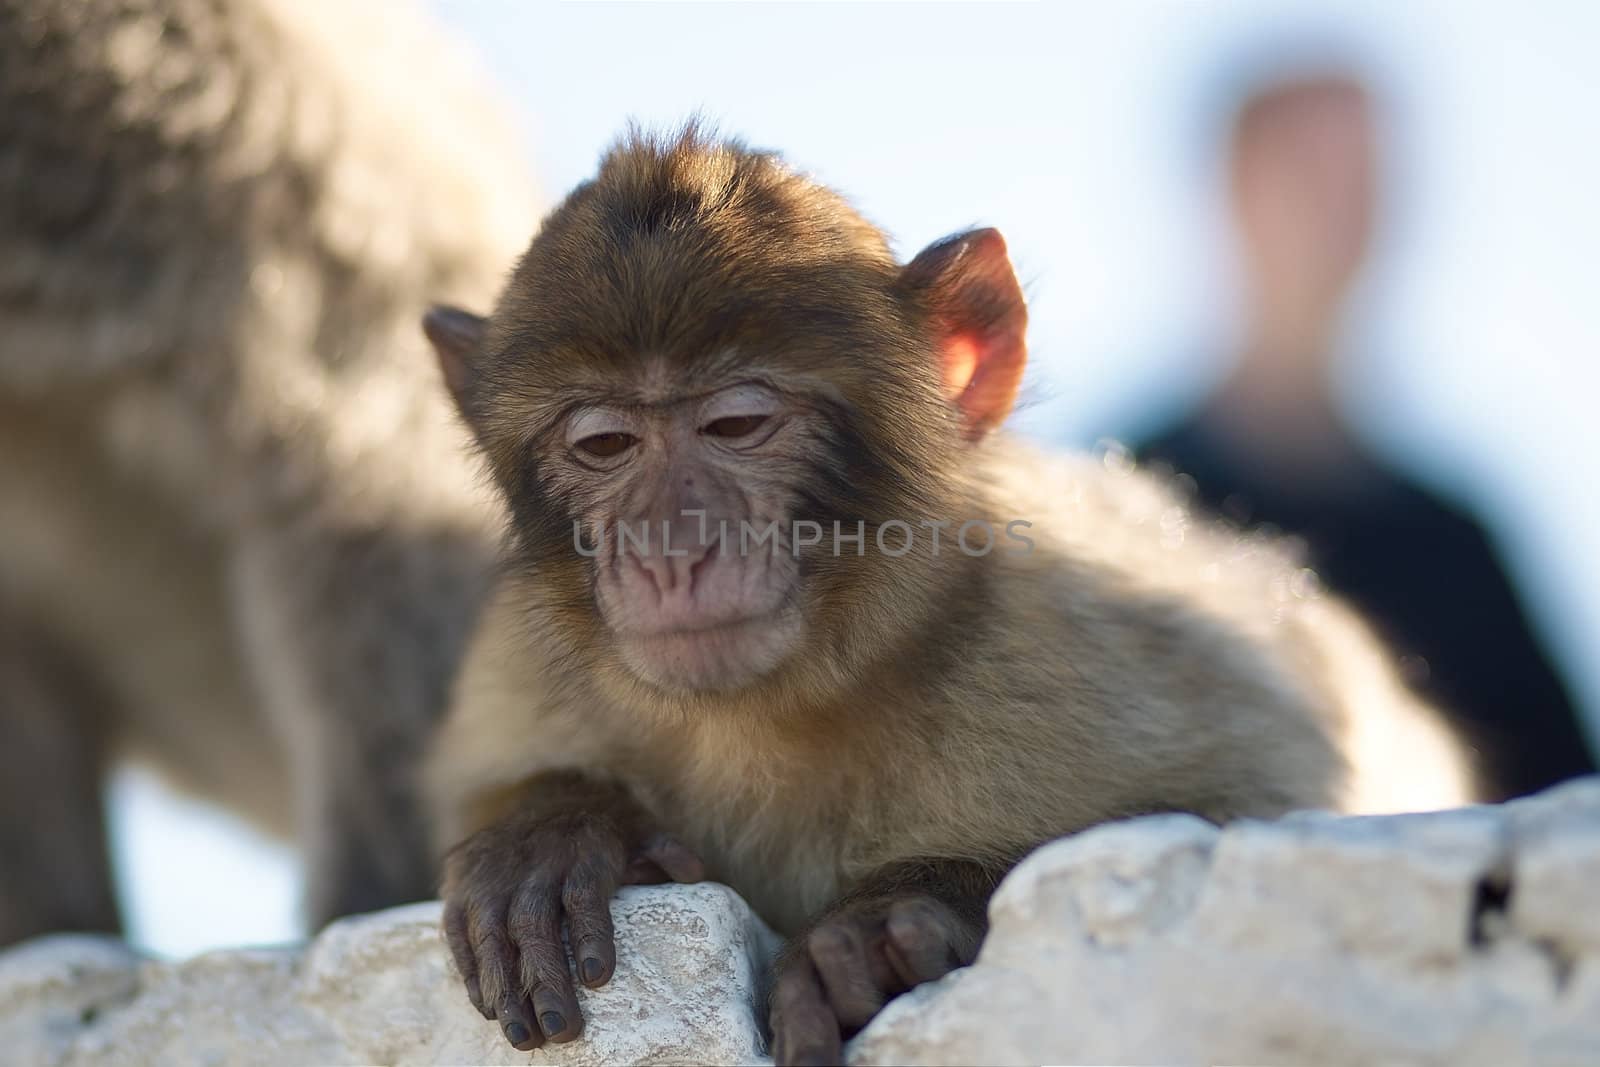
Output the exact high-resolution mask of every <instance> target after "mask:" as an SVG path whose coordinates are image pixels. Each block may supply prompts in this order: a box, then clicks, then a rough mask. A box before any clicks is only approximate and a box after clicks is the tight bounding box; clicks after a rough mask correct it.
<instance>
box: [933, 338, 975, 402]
mask: <svg viewBox="0 0 1600 1067" xmlns="http://www.w3.org/2000/svg"><path fill="white" fill-rule="evenodd" d="M941 357H942V367H943V371H944V395H945V396H946V397H947V398H948V399H950V400H954V401H958V402H959V400H960V398H961V394H962V393H964V392H965V391H966V389H967V386H968V385H969V384H971V382H972V377H973V375H975V374H976V373H977V372H978V343H977V341H976V340H975V339H974V338H973V337H972V336H971V335H970V334H957V335H956V336H954V337H951V338H950V339H949V340H947V341H945V343H944V351H943V353H942V354H941Z"/></svg>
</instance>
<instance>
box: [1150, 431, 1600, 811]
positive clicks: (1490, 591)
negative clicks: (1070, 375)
mask: <svg viewBox="0 0 1600 1067" xmlns="http://www.w3.org/2000/svg"><path fill="white" fill-rule="evenodd" d="M1137 454H1138V455H1139V458H1140V459H1141V460H1142V461H1145V462H1147V463H1166V464H1169V465H1170V466H1171V467H1173V468H1174V469H1175V470H1176V471H1177V472H1179V473H1181V474H1187V475H1189V476H1190V477H1192V478H1193V479H1194V480H1195V483H1196V486H1197V489H1198V495H1199V499H1200V501H1202V502H1203V503H1204V504H1206V505H1207V506H1209V507H1210V508H1211V509H1212V510H1214V511H1218V512H1221V513H1222V514H1224V515H1227V516H1229V517H1231V518H1233V519H1235V520H1237V521H1240V522H1249V523H1251V524H1263V523H1270V524H1272V525H1274V526H1277V527H1278V528H1280V529H1281V530H1283V531H1284V532H1285V533H1288V534H1294V535H1297V536H1299V537H1301V538H1303V539H1304V540H1305V542H1306V544H1307V547H1308V549H1309V552H1310V561H1309V562H1310V563H1311V565H1312V566H1313V567H1315V569H1316V571H1317V573H1318V574H1319V575H1320V576H1321V577H1322V579H1323V580H1324V582H1325V583H1326V584H1327V586H1328V587H1329V588H1330V589H1331V590H1333V591H1334V592H1335V593H1338V594H1339V595H1341V596H1343V597H1344V598H1345V599H1346V600H1349V601H1350V602H1352V603H1354V604H1355V605H1356V606H1357V607H1358V608H1359V609H1360V610H1361V611H1362V613H1363V614H1364V615H1365V616H1366V618H1367V620H1368V622H1369V623H1371V624H1372V625H1373V626H1374V627H1375V629H1376V630H1377V631H1378V633H1379V634H1380V635H1381V636H1382V637H1383V638H1385V639H1386V641H1387V642H1388V644H1389V647H1390V648H1391V649H1392V650H1393V651H1394V654H1395V655H1396V657H1397V658H1398V660H1399V662H1400V664H1401V670H1402V673H1403V674H1404V675H1405V676H1406V678H1407V680H1408V681H1409V682H1410V683H1411V684H1412V686H1413V688H1414V689H1415V690H1416V691H1417V692H1418V693H1420V694H1421V695H1423V696H1424V697H1426V698H1427V699H1429V700H1431V701H1432V702H1433V703H1435V704H1437V705H1438V706H1439V707H1440V708H1441V709H1442V710H1443V711H1445V712H1446V713H1447V714H1448V715H1449V716H1450V718H1451V721H1452V723H1453V724H1454V725H1455V726H1456V727H1457V728H1458V729H1459V730H1460V731H1461V732H1462V733H1463V735H1464V736H1465V737H1466V738H1467V740H1468V742H1469V743H1470V744H1472V745H1473V746H1474V747H1475V748H1476V749H1477V750H1478V753H1479V765H1480V769H1481V770H1482V771H1483V772H1484V777H1485V779H1486V782H1485V785H1486V787H1487V788H1488V791H1489V792H1490V794H1491V795H1492V796H1493V797H1494V798H1495V799H1500V798H1503V797H1510V796H1517V795H1520V794H1524V793H1529V792H1533V791H1536V790H1538V789H1541V788H1543V787H1544V786H1547V785H1551V784H1552V783H1555V782H1558V781H1561V780H1562V779H1565V778H1570V777H1572V776H1574V775H1579V774H1584V773H1588V772H1592V771H1593V770H1594V769H1595V762H1594V758H1593V756H1592V755H1591V754H1590V752H1589V750H1588V748H1587V746H1586V744H1585V742H1584V737H1583V732H1582V729H1581V726H1580V724H1579V721H1578V719H1577V716H1576V713H1575V711H1574V708H1573V705H1572V700H1571V698H1570V697H1569V695H1568V693H1567V691H1566V689H1565V687H1564V686H1563V685H1562V683H1561V681H1560V679H1559V678H1557V676H1556V674H1555V671H1554V670H1553V669H1552V667H1551V665H1550V661H1549V660H1548V659H1547V658H1546V656H1545V654H1544V651H1543V650H1542V649H1541V648H1540V647H1539V645H1538V642H1537V641H1536V640H1535V638H1534V636H1533V633H1532V632H1531V630H1530V629H1529V627H1528V622H1527V619H1526V617H1525V616H1524V615H1523V612H1522V608H1521V605H1520V604H1519V603H1518V601H1517V596H1516V593H1515V591H1514V590H1513V589H1512V587H1511V584H1510V581H1509V579H1508V578H1507V576H1506V574H1505V572H1504V571H1503V570H1502V569H1501V566H1500V563H1499V561H1498V560H1497V559H1496V557H1495V553H1494V550H1493V549H1492V548H1491V547H1490V545H1489V542H1488V539H1487V538H1486V537H1485V535H1484V533H1483V531H1482V530H1481V529H1480V528H1479V527H1478V525H1477V523H1476V522H1474V521H1473V520H1472V519H1471V518H1469V517H1468V516H1467V515H1465V514H1463V513H1462V512H1460V511H1458V510H1456V509H1455V508H1453V507H1451V506H1450V505H1448V504H1446V503H1443V502H1441V501H1440V500H1438V499H1436V498H1434V497H1433V496H1432V495H1430V494H1429V493H1427V492H1425V491H1424V490H1422V489H1420V488H1418V487H1417V486H1415V485H1412V484H1410V483H1408V482H1406V481H1404V480H1402V479H1401V478H1400V477H1398V476H1397V475H1396V474H1394V473H1393V472H1391V471H1389V470H1386V469H1384V468H1382V467H1380V466H1379V465H1378V464H1377V463H1376V462H1374V461H1372V460H1370V459H1367V458H1365V457H1360V458H1358V459H1356V460H1355V461H1354V464H1355V467H1354V469H1352V470H1351V471H1350V472H1349V474H1350V476H1349V477H1348V478H1345V477H1341V479H1340V483H1339V484H1338V485H1337V486H1332V487H1322V486H1316V487H1296V488H1293V489H1286V488H1285V487H1284V486H1283V484H1282V483H1281V481H1274V480H1273V479H1272V478H1270V477H1269V476H1267V475H1266V474H1264V473H1263V472H1262V471H1260V470H1252V469H1251V466H1250V464H1249V463H1248V461H1247V460H1244V459H1241V458H1239V457H1238V456H1237V454H1236V453H1234V452H1231V451H1229V450H1227V449H1226V448H1224V447H1222V446H1220V445H1219V444H1218V442H1217V441H1216V440H1215V439H1214V438H1213V437H1211V436H1210V435H1208V434H1207V433H1206V431H1205V428H1204V423H1203V422H1201V421H1191V422H1187V423H1184V424H1182V425H1180V426H1178V427H1176V428H1174V429H1172V430H1170V431H1169V432H1167V433H1165V434H1163V435H1162V436H1160V437H1158V438H1156V439H1154V440H1152V441H1150V442H1148V443H1146V444H1145V445H1144V446H1142V447H1140V448H1139V449H1138V450H1137ZM1341 473H1343V472H1341Z"/></svg>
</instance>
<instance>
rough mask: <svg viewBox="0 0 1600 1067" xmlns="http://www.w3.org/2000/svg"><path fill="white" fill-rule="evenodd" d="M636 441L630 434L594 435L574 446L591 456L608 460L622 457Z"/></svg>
mask: <svg viewBox="0 0 1600 1067" xmlns="http://www.w3.org/2000/svg"><path fill="white" fill-rule="evenodd" d="M638 441H639V439H638V438H637V437H635V436H633V434H631V433H596V434H590V435H589V436H588V437H585V438H583V439H582V440H581V441H578V442H576V444H577V446H578V447H579V448H581V449H582V450H583V451H585V452H587V453H588V454H589V455H591V456H595V457H597V458H599V459H610V458H611V457H612V456H620V455H622V453H624V452H626V451H627V450H628V449H630V448H632V447H633V446H634V445H635V444H637V443H638Z"/></svg>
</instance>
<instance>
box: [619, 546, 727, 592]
mask: <svg viewBox="0 0 1600 1067" xmlns="http://www.w3.org/2000/svg"><path fill="white" fill-rule="evenodd" d="M715 548H716V544H715V542H713V543H711V544H705V545H700V544H691V545H684V546H682V547H681V548H680V547H677V546H673V547H670V548H668V549H666V550H664V551H658V552H651V553H646V554H641V555H639V556H637V557H635V558H636V560H637V562H638V564H639V569H640V570H641V571H642V572H643V573H644V576H645V577H646V578H648V579H649V580H650V583H651V585H652V586H653V587H654V590H655V593H656V596H657V598H658V599H661V600H666V599H669V598H674V597H682V598H687V597H690V596H692V595H693V594H694V585H695V579H696V578H697V577H698V576H699V574H700V571H701V569H702V568H703V567H704V565H705V564H706V563H707V562H708V561H709V560H710V558H711V555H712V552H713V550H714V549H715Z"/></svg>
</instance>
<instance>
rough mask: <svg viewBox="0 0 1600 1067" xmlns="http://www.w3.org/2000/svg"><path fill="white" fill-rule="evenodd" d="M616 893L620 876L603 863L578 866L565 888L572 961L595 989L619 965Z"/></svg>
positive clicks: (562, 898) (569, 877) (580, 974)
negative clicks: (613, 917)
mask: <svg viewBox="0 0 1600 1067" xmlns="http://www.w3.org/2000/svg"><path fill="white" fill-rule="evenodd" d="M616 891H617V876H616V873H615V872H614V871H613V869H612V868H611V867H610V865H609V864H606V863H604V862H599V861H584V862H579V863H578V864H576V865H575V866H574V867H573V869H572V870H571V871H569V872H568V873H567V880H566V883H565V884H564V885H563V886H562V887H561V906H562V908H563V909H564V910H565V911H566V916H567V941H568V942H569V943H570V944H571V945H572V959H573V962H574V963H575V964H576V965H577V968H578V978H579V979H580V980H581V981H582V982H583V984H584V985H586V986H588V987H589V988H591V989H593V988H595V987H597V986H602V985H605V983H606V982H607V981H609V980H610V978H611V972H612V971H613V970H614V969H615V968H616V965H617V949H616V943H615V933H614V931H613V929H612V926H611V898H612V896H613V895H614V894H615V893H616Z"/></svg>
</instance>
